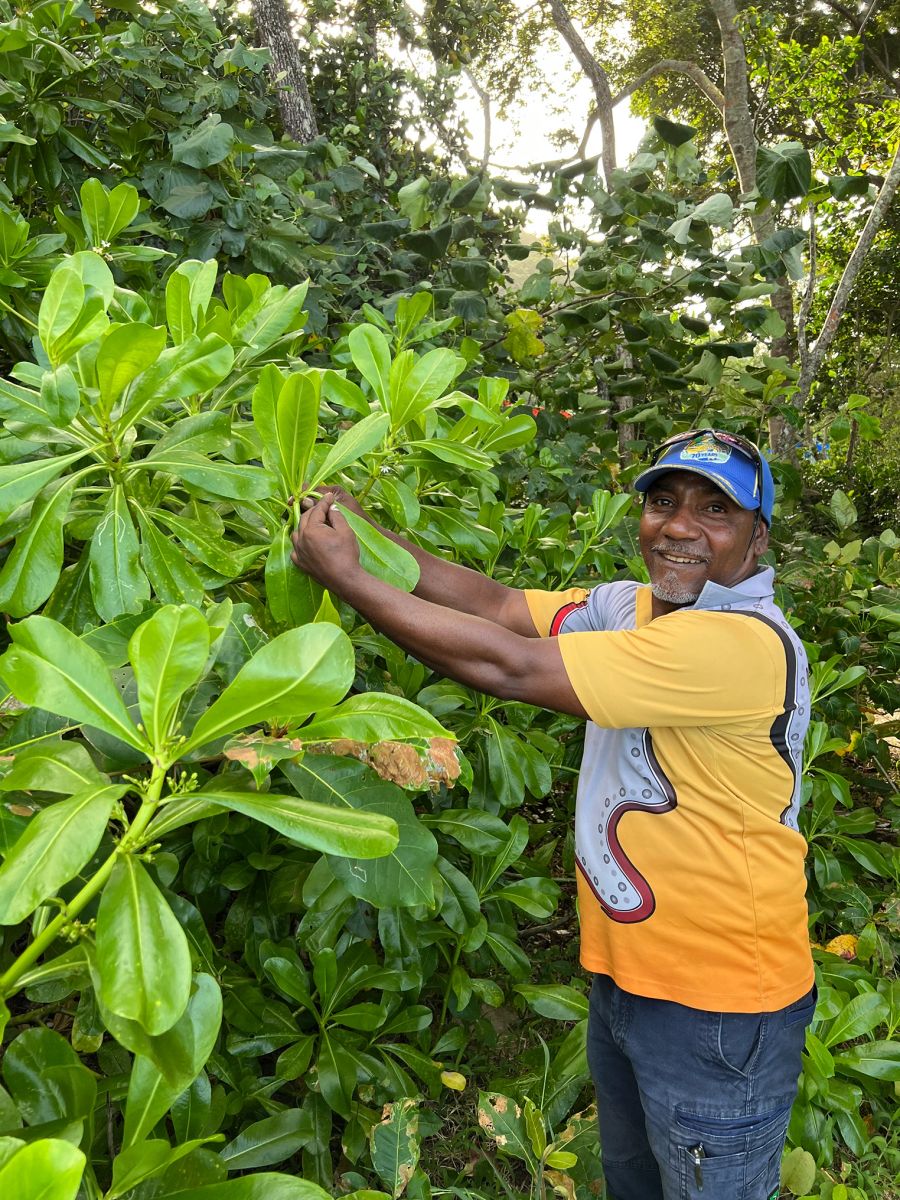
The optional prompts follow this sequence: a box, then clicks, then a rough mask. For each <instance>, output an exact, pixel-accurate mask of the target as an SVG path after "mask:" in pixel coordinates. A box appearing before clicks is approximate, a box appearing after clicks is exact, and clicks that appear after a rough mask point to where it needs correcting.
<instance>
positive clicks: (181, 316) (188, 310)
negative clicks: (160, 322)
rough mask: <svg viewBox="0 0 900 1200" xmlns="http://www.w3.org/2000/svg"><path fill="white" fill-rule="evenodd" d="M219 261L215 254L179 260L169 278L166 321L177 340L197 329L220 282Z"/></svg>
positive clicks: (182, 340) (175, 340)
mask: <svg viewBox="0 0 900 1200" xmlns="http://www.w3.org/2000/svg"><path fill="white" fill-rule="evenodd" d="M217 274H218V263H217V262H216V260H215V259H214V258H210V259H207V260H206V262H200V261H198V260H197V259H188V260H187V261H185V262H182V263H179V265H178V266H177V267H176V268H175V270H174V271H173V272H172V274H171V275H170V276H169V278H168V280H167V281H166V323H167V324H168V326H169V331H170V332H171V334H172V341H173V342H175V343H176V345H177V344H178V343H179V342H184V341H186V340H187V339H188V338H189V337H190V336H191V334H194V333H196V332H197V328H198V326H199V325H200V322H201V319H202V317H203V316H204V314H205V313H206V310H207V308H208V307H209V302H210V300H211V299H212V294H213V288H214V287H215V286H216V275H217Z"/></svg>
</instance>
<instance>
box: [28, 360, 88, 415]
mask: <svg viewBox="0 0 900 1200" xmlns="http://www.w3.org/2000/svg"><path fill="white" fill-rule="evenodd" d="M40 405H41V408H42V409H43V410H44V413H45V418H44V419H40V418H39V419H38V424H44V423H45V422H49V423H50V424H51V425H57V426H59V427H60V428H65V426H66V425H68V424H69V422H70V421H71V420H72V418H73V417H74V416H75V414H76V413H77V412H78V410H79V408H80V407H81V391H80V390H79V387H78V381H77V380H76V378H75V375H74V374H73V372H72V368H71V367H69V366H67V365H66V364H65V363H63V364H62V366H59V367H57V368H56V370H55V371H45V372H44V374H43V376H42V377H41V397H40ZM35 415H36V414H35ZM32 419H34V417H32Z"/></svg>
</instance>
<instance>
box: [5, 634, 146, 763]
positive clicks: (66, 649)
mask: <svg viewBox="0 0 900 1200" xmlns="http://www.w3.org/2000/svg"><path fill="white" fill-rule="evenodd" d="M10 634H11V636H12V639H13V643H14V644H13V645H12V646H10V647H9V649H8V650H7V651H6V653H5V654H4V655H3V657H2V658H0V676H2V678H3V681H4V683H5V684H6V686H7V687H8V688H9V690H10V691H11V692H12V693H13V695H14V696H17V697H18V698H19V699H20V700H21V701H23V702H24V703H25V704H30V705H32V706H34V707H36V708H42V709H45V710H46V711H48V712H52V713H57V714H59V716H61V717H70V718H71V719H72V720H74V721H77V722H79V723H84V724H86V725H93V726H96V728H98V729H102V730H104V731H105V732H106V733H110V734H112V736H113V737H117V738H121V739H122V741H124V742H127V743H128V745H129V746H133V747H134V748H135V749H136V750H141V751H146V749H147V748H148V745H147V740H146V738H144V737H143V736H142V735H141V733H140V732H139V731H138V730H137V729H136V728H135V726H134V723H133V722H132V720H131V718H130V717H129V715H128V710H127V709H126V707H125V704H124V702H123V701H122V697H121V695H120V693H119V690H118V688H117V687H116V686H115V684H114V683H113V681H112V679H111V678H110V675H109V671H107V669H106V667H105V666H104V664H103V660H102V658H101V657H100V655H99V654H98V653H97V651H96V650H94V649H92V648H91V647H90V646H88V645H86V644H85V642H84V641H83V640H82V639H80V638H77V637H76V636H75V634H74V633H71V632H70V631H69V630H68V629H66V628H65V627H64V626H62V625H60V624H59V623H58V622H56V621H52V620H51V619H50V618H49V617H27V618H26V619H25V620H24V621H20V622H19V623H18V625H13V626H11V627H10Z"/></svg>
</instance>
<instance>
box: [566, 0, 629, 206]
mask: <svg viewBox="0 0 900 1200" xmlns="http://www.w3.org/2000/svg"><path fill="white" fill-rule="evenodd" d="M550 11H551V13H552V14H553V24H554V25H555V26H556V28H557V29H558V30H559V32H560V33H561V34H562V37H563V39H564V40H565V42H566V45H567V46H568V47H569V49H570V50H571V51H572V53H573V54H574V55H575V57H576V59H577V60H578V65H579V66H580V67H581V69H582V71H584V73H585V75H587V77H588V79H589V80H590V81H591V86H592V87H593V89H594V96H595V97H596V100H597V119H598V120H599V122H600V129H601V131H602V133H603V151H602V160H603V174H604V176H605V178H606V181H607V183H608V182H609V177H610V175H611V174H612V172H613V171H614V170H615V166H616V128H615V125H614V124H613V98H612V92H611V91H610V87H609V79H608V78H607V75H606V72H605V71H604V69H603V68H602V67H601V65H600V64H599V63H598V62H597V60H596V58H594V56H593V54H591V52H590V50H588V48H587V46H586V45H585V43H584V40H583V38H582V37H581V34H580V33H579V32H578V30H577V29H576V28H575V26H574V25H573V24H572V18H571V17H570V16H569V13H568V10H567V9H566V6H565V5H564V4H563V2H562V0H550Z"/></svg>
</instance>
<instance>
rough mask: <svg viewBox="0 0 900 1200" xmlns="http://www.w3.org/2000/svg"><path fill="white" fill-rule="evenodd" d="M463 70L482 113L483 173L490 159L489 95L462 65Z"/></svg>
mask: <svg viewBox="0 0 900 1200" xmlns="http://www.w3.org/2000/svg"><path fill="white" fill-rule="evenodd" d="M463 72H464V74H465V76H466V79H468V81H469V83H471V85H472V87H473V88H474V89H475V94H476V96H477V97H478V99H479V100H480V101H481V111H482V113H483V115H484V147H483V149H482V151H481V173H482V175H483V174H484V173H485V172H486V171H487V169H488V163H489V162H490V159H491V95H490V92H487V91H485V89H484V88H483V87H482V86H481V84H480V83H479V82H478V80H477V79H476V78H475V76H474V75H473V74H472V72H471V71H470V70H469V69H468V67H464V68H463Z"/></svg>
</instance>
